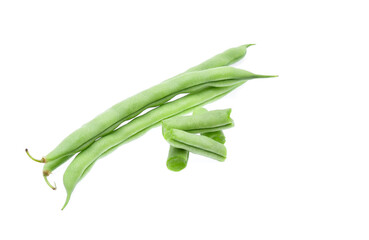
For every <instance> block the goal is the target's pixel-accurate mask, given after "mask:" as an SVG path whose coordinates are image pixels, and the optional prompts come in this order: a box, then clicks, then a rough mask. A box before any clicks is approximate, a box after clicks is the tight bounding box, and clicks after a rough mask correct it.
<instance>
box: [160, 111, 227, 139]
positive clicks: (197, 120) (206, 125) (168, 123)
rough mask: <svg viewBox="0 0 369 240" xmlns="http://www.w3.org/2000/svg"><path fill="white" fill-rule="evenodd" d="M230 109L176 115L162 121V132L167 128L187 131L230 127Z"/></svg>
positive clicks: (208, 130)
mask: <svg viewBox="0 0 369 240" xmlns="http://www.w3.org/2000/svg"><path fill="white" fill-rule="evenodd" d="M231 111H232V110H231V109H225V110H214V111H210V112H203V113H198V114H195V115H192V116H178V117H174V118H170V119H168V120H165V121H163V123H162V126H163V134H165V133H164V132H165V131H166V130H168V129H179V130H183V131H186V132H189V133H203V132H214V131H217V130H222V129H226V128H230V127H232V126H233V120H232V119H231V118H230V114H231Z"/></svg>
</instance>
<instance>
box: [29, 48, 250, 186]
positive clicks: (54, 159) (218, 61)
mask: <svg viewBox="0 0 369 240" xmlns="http://www.w3.org/2000/svg"><path fill="white" fill-rule="evenodd" d="M252 45H254V44H245V45H241V46H239V47H235V48H231V49H228V50H226V51H224V52H223V53H220V54H218V55H216V56H214V57H212V58H210V59H208V60H206V61H204V62H203V63H201V64H199V65H197V66H195V67H193V68H190V69H188V70H187V71H186V72H191V71H200V70H206V69H210V68H215V67H221V66H226V65H229V64H231V63H234V62H236V61H238V60H240V59H241V58H243V57H244V56H245V54H246V49H247V48H248V47H249V46H252ZM167 81H171V79H168V80H167ZM221 84H223V86H226V84H227V81H224V82H218V83H217V85H218V86H221ZM213 85H216V84H215V83H214V84H213ZM205 87H207V86H203V88H205ZM196 88H197V91H199V90H201V89H202V88H201V86H197V87H194V88H193V89H192V90H188V92H191V91H192V92H195V91H196ZM179 93H180V92H179ZM179 93H173V94H172V95H168V96H163V97H162V98H161V99H159V100H154V101H153V102H152V103H150V104H148V105H146V106H144V107H142V108H140V109H138V110H137V109H136V110H137V111H134V110H133V112H132V111H131V113H130V114H129V113H125V114H126V115H124V114H123V115H122V117H121V119H120V120H112V121H111V122H110V123H109V124H110V126H109V127H106V126H105V125H104V126H100V129H98V128H96V131H91V128H93V127H95V126H94V125H96V124H97V125H100V124H99V123H98V122H99V120H98V118H100V119H101V118H104V117H102V116H101V115H109V114H108V113H107V112H108V111H109V110H108V111H106V112H104V113H103V114H101V115H100V116H98V117H96V118H95V119H94V120H92V121H90V122H89V123H87V124H85V125H84V126H82V127H81V128H80V129H78V130H76V131H75V132H73V133H72V134H70V135H69V136H68V137H66V138H65V139H64V140H63V141H62V142H61V143H60V144H59V145H58V146H57V147H56V148H55V149H54V150H53V151H51V152H50V153H49V154H48V155H47V156H46V157H43V158H42V159H41V160H37V159H34V158H33V157H31V156H30V155H29V153H28V151H27V150H26V152H27V154H28V155H29V156H30V158H31V159H33V160H35V161H37V162H43V163H45V165H44V168H43V175H44V178H45V181H46V183H47V184H48V185H49V186H51V184H50V183H49V182H48V180H47V178H46V177H47V176H49V175H50V173H51V172H52V171H53V170H55V169H56V168H57V167H59V166H60V165H62V164H63V163H65V162H66V161H67V160H68V159H69V158H70V157H72V156H73V155H74V154H76V153H78V152H80V151H82V150H84V149H86V148H87V147H88V146H90V145H91V144H92V143H93V142H94V141H96V140H97V139H99V138H100V137H103V136H105V135H107V134H109V133H110V132H112V131H114V129H116V128H117V127H119V126H120V125H121V124H122V123H123V122H124V121H127V120H130V119H132V118H134V117H135V116H137V115H139V114H140V113H141V112H142V111H144V110H145V109H147V108H150V107H155V106H160V105H161V104H163V103H165V102H167V101H169V100H170V99H172V98H173V97H174V96H175V95H176V94H179ZM124 102H125V101H123V102H121V105H122V104H127V103H124ZM107 118H108V117H107ZM114 121H115V123H113V122H114ZM96 122H97V123H96ZM99 131H100V133H97V132H99ZM51 187H52V186H51ZM52 188H53V189H55V188H54V187H52Z"/></svg>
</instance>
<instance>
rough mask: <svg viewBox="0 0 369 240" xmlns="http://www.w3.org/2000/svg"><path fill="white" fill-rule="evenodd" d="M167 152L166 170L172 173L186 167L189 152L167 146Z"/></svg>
mask: <svg viewBox="0 0 369 240" xmlns="http://www.w3.org/2000/svg"><path fill="white" fill-rule="evenodd" d="M169 146H170V147H169V152H168V158H167V168H168V169H169V170H172V171H174V172H178V171H181V170H182V169H184V168H185V167H186V166H187V162H188V157H189V155H190V152H189V151H187V150H184V149H181V148H176V147H173V146H172V145H169Z"/></svg>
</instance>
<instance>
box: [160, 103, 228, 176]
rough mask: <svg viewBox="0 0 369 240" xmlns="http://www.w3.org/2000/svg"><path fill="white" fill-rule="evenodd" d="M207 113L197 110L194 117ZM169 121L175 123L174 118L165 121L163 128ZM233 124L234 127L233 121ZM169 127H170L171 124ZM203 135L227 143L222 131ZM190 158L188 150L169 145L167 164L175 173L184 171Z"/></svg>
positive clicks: (201, 109) (202, 109)
mask: <svg viewBox="0 0 369 240" xmlns="http://www.w3.org/2000/svg"><path fill="white" fill-rule="evenodd" d="M207 112H208V111H207V110H206V109H205V108H196V109H195V110H194V111H193V115H199V114H202V113H207ZM178 118H182V119H183V117H178ZM207 119H208V117H207ZM168 121H173V118H171V119H168V120H165V121H163V123H162V126H163V127H164V122H167V124H168ZM181 121H183V120H180V121H179V122H181ZM231 123H232V125H233V121H232V122H231ZM169 125H170V122H169ZM176 125H177V128H178V126H179V125H180V124H177V123H176ZM207 126H208V127H209V130H210V125H207ZM174 128H175V127H174ZM178 129H181V128H178ZM182 130H183V129H182ZM201 135H203V136H206V137H209V138H211V139H213V140H215V141H217V142H219V143H221V144H224V143H225V136H224V134H223V131H221V130H218V131H210V132H202V133H201ZM188 157H189V152H188V151H187V150H184V149H180V148H176V147H174V146H172V145H169V152H168V157H167V163H166V165H167V168H168V169H169V170H172V171H175V172H178V171H181V170H183V169H184V168H185V167H186V166H187V162H188Z"/></svg>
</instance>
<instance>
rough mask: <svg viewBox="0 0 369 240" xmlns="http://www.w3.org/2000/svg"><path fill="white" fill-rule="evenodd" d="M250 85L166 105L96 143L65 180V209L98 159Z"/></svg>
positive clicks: (209, 91)
mask: <svg viewBox="0 0 369 240" xmlns="http://www.w3.org/2000/svg"><path fill="white" fill-rule="evenodd" d="M246 81H247V80H242V81H240V82H239V83H238V85H235V86H232V87H225V88H208V89H206V90H203V91H202V92H199V93H194V94H189V95H186V96H184V97H182V98H180V99H177V100H175V101H173V102H169V103H166V104H163V105H161V106H160V107H158V108H155V109H153V110H151V111H149V112H147V113H145V114H144V115H141V116H139V117H137V118H135V119H133V120H132V121H130V122H129V123H127V124H126V125H123V126H122V127H120V128H118V129H117V130H115V131H114V132H112V133H111V134H109V135H107V136H105V137H102V138H101V139H99V140H98V141H96V142H94V143H93V144H92V145H91V146H89V147H88V148H87V149H85V150H84V151H81V152H80V153H79V154H78V155H77V156H76V157H75V158H74V160H73V161H72V162H71V163H70V165H69V166H68V167H67V169H66V171H65V173H64V176H63V182H64V186H65V189H66V191H67V199H66V202H65V204H64V206H63V209H64V208H65V207H66V206H67V204H68V202H69V200H70V197H71V194H72V192H73V190H74V188H75V187H76V185H77V184H78V182H79V181H80V180H81V179H82V177H84V176H85V175H86V174H85V171H86V169H90V168H89V166H90V165H91V164H93V163H95V161H96V160H97V159H99V158H102V157H104V156H106V155H108V154H110V153H111V152H112V151H114V150H115V149H117V148H118V147H119V146H121V145H122V144H125V143H127V142H129V141H132V140H133V139H136V138H138V137H139V136H142V135H143V134H144V133H146V132H147V131H149V130H150V129H151V128H153V127H155V126H157V125H159V124H160V123H161V122H162V121H163V120H165V119H167V118H170V117H173V116H176V115H179V114H184V113H187V112H190V111H191V110H192V109H194V108H196V107H199V106H202V105H204V104H207V103H210V102H212V101H215V100H217V99H219V98H221V97H223V96H224V95H226V94H228V93H229V92H231V91H232V90H234V89H235V88H237V87H238V86H240V85H242V84H243V83H245V82H246Z"/></svg>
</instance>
